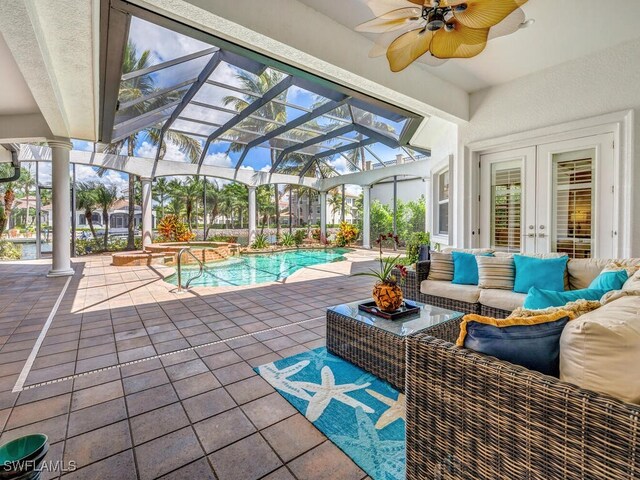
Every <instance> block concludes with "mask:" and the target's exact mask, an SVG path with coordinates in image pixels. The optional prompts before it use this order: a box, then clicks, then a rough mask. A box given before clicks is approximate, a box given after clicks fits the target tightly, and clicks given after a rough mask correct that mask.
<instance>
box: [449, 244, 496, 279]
mask: <svg viewBox="0 0 640 480" xmlns="http://www.w3.org/2000/svg"><path fill="white" fill-rule="evenodd" d="M451 256H452V258H453V280H451V283H456V284H458V285H478V262H477V261H476V256H475V255H474V254H473V253H466V252H451ZM483 256H485V257H491V256H493V255H491V254H490V253H484V254H483Z"/></svg>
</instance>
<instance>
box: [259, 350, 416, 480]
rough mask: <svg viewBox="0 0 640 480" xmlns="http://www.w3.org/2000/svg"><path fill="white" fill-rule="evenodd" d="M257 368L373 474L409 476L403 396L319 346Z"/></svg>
mask: <svg viewBox="0 0 640 480" xmlns="http://www.w3.org/2000/svg"><path fill="white" fill-rule="evenodd" d="M256 371H257V372H258V373H259V374H260V376H262V378H264V379H265V380H266V381H267V382H269V383H270V384H271V385H272V386H273V387H274V388H275V389H276V390H278V392H279V393H280V394H281V395H282V396H283V397H284V398H285V399H287V401H289V403H291V405H293V406H294V407H295V408H296V409H297V410H298V411H300V413H302V414H303V415H304V416H305V417H307V419H308V420H309V421H310V422H312V423H313V424H314V425H315V426H316V427H317V428H318V430H320V431H321V432H322V433H324V434H325V435H326V436H327V437H328V438H329V440H331V441H332V442H333V443H335V444H336V445H337V446H338V447H339V448H340V449H341V450H342V451H344V452H345V453H346V454H347V455H348V456H349V457H350V458H351V459H352V460H353V461H354V462H355V463H356V464H357V465H358V466H359V467H360V468H362V470H364V471H365V472H366V473H367V474H368V475H369V476H370V477H371V478H372V479H374V480H396V479H398V480H400V479H404V478H405V433H404V427H405V398H404V394H400V393H398V391H397V390H395V389H394V388H393V387H392V386H391V385H389V384H388V383H386V382H384V381H382V380H380V379H378V378H376V377H374V376H373V375H371V374H370V373H367V372H365V371H364V370H362V369H360V368H358V367H356V366H355V365H352V364H351V363H349V362H346V361H345V360H342V359H341V358H340V357H336V356H335V355H332V354H330V353H329V352H327V350H326V348H324V347H323V348H317V349H315V350H311V351H309V352H305V353H300V354H298V355H294V356H292V357H288V358H284V359H282V360H278V361H276V362H273V363H269V364H266V365H262V366H260V367H258V368H256Z"/></svg>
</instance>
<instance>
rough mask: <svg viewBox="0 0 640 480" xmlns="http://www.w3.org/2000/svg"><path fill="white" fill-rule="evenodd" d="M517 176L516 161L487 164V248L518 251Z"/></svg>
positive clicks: (519, 188)
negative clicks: (488, 228) (489, 232)
mask: <svg viewBox="0 0 640 480" xmlns="http://www.w3.org/2000/svg"><path fill="white" fill-rule="evenodd" d="M521 177H522V174H521V166H520V162H519V161H515V162H500V163H492V164H491V218H492V219H493V221H492V222H491V248H493V249H495V250H500V251H505V252H519V251H520V239H521V235H522V226H521V217H522V178H521Z"/></svg>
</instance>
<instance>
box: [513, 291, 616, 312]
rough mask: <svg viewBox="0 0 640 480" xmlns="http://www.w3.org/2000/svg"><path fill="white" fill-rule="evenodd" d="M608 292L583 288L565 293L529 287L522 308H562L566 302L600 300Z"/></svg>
mask: <svg viewBox="0 0 640 480" xmlns="http://www.w3.org/2000/svg"><path fill="white" fill-rule="evenodd" d="M607 291H608V290H599V289H595V288H585V289H582V290H567V291H566V292H554V291H553V290H541V289H540V288H536V287H531V288H530V289H529V293H528V294H527V296H526V297H525V299H524V305H523V306H524V308H528V309H529V310H541V309H543V308H549V307H562V306H564V305H566V304H567V303H568V302H575V301H576V300H600V298H601V297H602V296H603V295H604V294H605V293H607Z"/></svg>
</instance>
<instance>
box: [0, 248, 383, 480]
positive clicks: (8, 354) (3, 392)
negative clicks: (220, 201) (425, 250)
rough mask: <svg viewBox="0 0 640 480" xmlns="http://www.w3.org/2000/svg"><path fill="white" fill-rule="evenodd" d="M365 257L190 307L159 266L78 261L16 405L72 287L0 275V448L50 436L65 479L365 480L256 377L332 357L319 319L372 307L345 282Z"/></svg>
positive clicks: (367, 284)
mask: <svg viewBox="0 0 640 480" xmlns="http://www.w3.org/2000/svg"><path fill="white" fill-rule="evenodd" d="M371 258H372V254H371V253H369V252H364V251H357V252H355V253H354V254H352V255H350V256H349V261H346V262H337V263H332V264H326V265H318V266H315V267H311V268H307V269H304V270H301V271H299V272H297V273H296V274H294V275H293V276H292V277H290V278H289V279H288V280H287V281H286V282H284V283H279V284H264V285H256V286H251V287H234V288H213V287H212V288H204V287H203V288H195V289H193V290H192V291H190V292H188V293H184V294H182V295H178V294H176V293H175V292H174V289H175V287H173V286H172V285H169V284H167V283H165V282H164V281H162V274H163V273H162V272H163V271H164V270H165V269H163V268H159V269H157V268H151V267H112V266H110V265H109V263H110V258H109V257H105V256H101V257H91V258H86V257H85V258H82V259H77V260H76V261H75V262H74V268H75V270H76V274H75V276H74V277H72V279H71V281H70V284H69V286H68V289H67V291H66V293H65V295H64V297H63V298H62V301H61V303H60V305H59V308H58V311H57V314H56V315H55V317H54V318H53V321H52V323H51V325H50V328H49V330H48V332H47V333H46V336H45V337H44V341H43V342H42V345H41V347H40V349H39V351H38V354H37V356H36V357H35V360H34V361H33V365H32V368H31V370H30V372H29V374H28V376H27V377H26V381H25V384H24V385H25V389H24V390H23V391H21V392H20V393H12V389H13V388H14V385H15V384H16V381H17V380H18V377H19V375H20V373H21V371H22V370H23V367H24V365H25V362H26V360H27V358H28V357H29V355H30V354H31V351H32V349H33V346H34V344H35V343H36V339H37V338H38V336H39V335H40V332H41V330H42V328H43V326H44V324H45V322H46V321H47V318H48V316H49V314H50V312H51V310H52V308H53V306H54V304H55V303H56V301H57V300H58V297H59V296H60V293H61V291H62V289H63V288H64V285H65V283H66V281H67V279H66V278H56V279H49V278H46V277H45V274H46V272H47V270H48V268H49V267H48V265H44V264H38V263H37V262H32V263H13V264H7V263H3V264H0V345H1V347H0V424H1V425H2V435H1V437H0V443H4V442H6V441H8V440H10V439H12V438H14V437H17V436H20V435H24V434H27V433H33V432H42V433H46V434H47V435H48V436H49V439H50V445H51V447H50V450H49V454H48V457H47V460H51V461H56V460H63V461H64V462H65V464H66V465H68V462H70V461H74V462H75V463H76V464H77V467H78V468H77V470H76V471H75V472H72V473H67V474H63V475H62V478H64V479H65V480H72V479H73V480H75V479H111V478H113V479H118V480H128V479H141V480H151V479H154V478H167V479H209V478H211V479H215V478H217V479H219V480H227V479H233V480H244V479H259V478H264V479H271V480H276V479H282V480H284V479H296V478H297V479H340V480H350V479H353V480H359V479H363V478H366V475H365V473H364V472H363V471H361V470H360V469H359V468H358V467H357V466H356V465H355V464H354V463H353V462H352V461H351V460H350V459H349V458H348V457H347V456H346V455H344V454H343V453H342V452H341V451H340V450H339V449H338V448H337V447H336V446H334V445H333V444H332V443H331V442H330V441H328V440H327V439H326V438H325V437H324V435H322V434H321V433H320V432H319V431H318V430H316V428H315V427H314V426H313V425H311V424H310V423H309V422H308V421H307V420H306V419H305V418H304V416H302V415H301V414H299V413H298V412H297V411H296V410H295V409H294V408H293V407H292V406H291V405H289V403H287V402H286V401H285V400H284V399H283V398H282V397H280V395H278V394H277V393H276V392H275V390H274V389H273V388H272V387H271V386H270V385H268V384H267V383H266V382H265V381H264V380H262V379H261V378H260V377H259V376H257V375H256V374H255V372H254V371H253V367H255V366H258V365H261V364H264V363H268V362H271V361H273V360H276V359H278V358H282V357H286V356H289V355H293V354H296V353H299V352H302V351H304V350H307V349H312V348H316V347H319V346H322V345H324V342H325V339H324V337H325V320H324V314H325V311H324V309H325V307H327V306H329V305H333V304H337V303H343V302H347V301H354V300H358V299H362V298H366V297H368V296H370V291H371V279H368V278H366V277H364V278H362V277H350V276H349V275H348V274H349V273H351V272H352V271H357V270H361V269H363V268H364V267H365V266H369V265H371V264H370V263H369V260H370V259H371ZM194 347H195V348H194ZM172 352H177V353H172ZM61 379H63V380H61ZM47 382H49V383H47ZM59 477H60V473H59V472H56V473H51V474H45V475H43V478H59Z"/></svg>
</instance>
